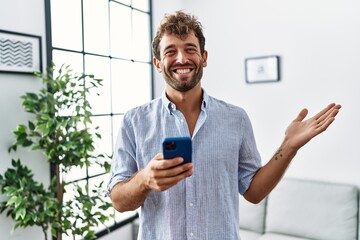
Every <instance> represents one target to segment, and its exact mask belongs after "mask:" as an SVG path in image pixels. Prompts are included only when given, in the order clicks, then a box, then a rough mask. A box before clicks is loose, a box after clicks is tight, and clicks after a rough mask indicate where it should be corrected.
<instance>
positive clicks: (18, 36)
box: [0, 30, 42, 74]
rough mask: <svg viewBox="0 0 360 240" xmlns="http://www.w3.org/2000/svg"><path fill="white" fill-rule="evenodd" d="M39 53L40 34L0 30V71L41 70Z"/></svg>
mask: <svg viewBox="0 0 360 240" xmlns="http://www.w3.org/2000/svg"><path fill="white" fill-rule="evenodd" d="M41 55H42V54H41V37H40V36H35V35H30V34H24V33H17V32H10V31H5V30H0V72H7V73H29V74H33V73H34V72H35V71H41V70H42V61H41V59H42V57H41Z"/></svg>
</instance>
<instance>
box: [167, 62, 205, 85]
mask: <svg viewBox="0 0 360 240" xmlns="http://www.w3.org/2000/svg"><path fill="white" fill-rule="evenodd" d="M177 66H182V67H186V66H189V67H190V66H191V68H194V66H195V67H196V68H194V70H193V71H195V73H194V75H193V76H192V77H191V79H190V81H189V82H188V81H186V82H182V81H181V80H178V79H176V78H175V77H173V75H172V74H174V73H173V72H172V71H171V70H169V69H166V68H165V67H164V65H163V67H162V68H163V77H164V79H165V81H166V83H167V84H169V85H170V86H171V87H172V88H173V89H175V90H177V91H179V92H187V91H189V90H191V89H193V88H194V87H195V86H196V85H197V84H198V83H199V82H200V80H201V78H202V75H203V67H202V61H200V63H199V65H198V66H196V65H189V64H182V65H180V64H179V65H177ZM180 79H181V76H180Z"/></svg>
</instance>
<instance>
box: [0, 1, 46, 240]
mask: <svg viewBox="0 0 360 240" xmlns="http://www.w3.org/2000/svg"><path fill="white" fill-rule="evenodd" d="M0 29H2V30H8V31H14V32H21V33H27V34H32V35H38V36H42V40H43V41H42V45H43V53H44V52H45V12H44V0H1V1H0ZM44 56H45V53H44ZM43 59H44V60H43V62H44V61H45V58H43ZM0 84H1V87H0V113H1V120H0V121H1V124H0V161H1V164H0V172H1V174H3V173H4V172H5V170H6V169H7V168H8V167H10V166H11V158H15V159H17V158H21V159H22V160H23V161H24V162H25V163H26V165H27V166H28V167H30V168H31V169H32V170H33V172H34V175H35V179H36V180H38V181H40V182H43V183H44V185H45V186H47V185H48V183H49V180H50V176H49V174H50V173H49V164H48V163H47V162H46V160H45V159H44V157H43V156H42V154H41V153H31V152H29V151H28V150H21V151H19V152H18V153H15V154H12V155H9V154H8V152H7V149H8V148H9V146H10V144H12V143H13V142H14V140H15V138H14V135H13V134H12V131H13V130H15V128H16V126H17V125H18V124H21V123H25V124H26V123H27V119H29V118H30V117H31V116H30V115H29V114H27V113H25V111H24V110H23V108H22V106H21V99H20V96H21V95H23V94H25V92H35V91H37V90H38V88H39V87H40V86H41V81H40V80H38V79H36V78H34V77H33V76H32V75H24V74H5V73H0ZM3 200H5V197H4V196H2V195H0V201H3ZM12 227H13V222H12V220H11V218H7V217H6V214H1V215H0V234H1V239H9V240H20V239H44V237H43V233H42V231H41V228H39V227H33V228H27V229H17V230H15V231H12Z"/></svg>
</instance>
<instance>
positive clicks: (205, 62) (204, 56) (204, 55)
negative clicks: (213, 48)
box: [202, 50, 208, 67]
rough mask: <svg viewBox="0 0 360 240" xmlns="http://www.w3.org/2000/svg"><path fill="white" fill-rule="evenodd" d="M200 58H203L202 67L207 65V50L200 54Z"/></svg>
mask: <svg viewBox="0 0 360 240" xmlns="http://www.w3.org/2000/svg"><path fill="white" fill-rule="evenodd" d="M202 58H203V64H202V66H203V67H206V66H207V58H208V52H207V51H206V50H205V51H204V53H203V54H202Z"/></svg>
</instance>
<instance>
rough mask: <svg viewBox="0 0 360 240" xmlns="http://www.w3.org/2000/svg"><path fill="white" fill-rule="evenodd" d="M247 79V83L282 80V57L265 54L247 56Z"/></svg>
mask: <svg viewBox="0 0 360 240" xmlns="http://www.w3.org/2000/svg"><path fill="white" fill-rule="evenodd" d="M245 80H246V82H247V83H264V82H277V81H280V57H279V56H263V57H251V58H246V59H245Z"/></svg>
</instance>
